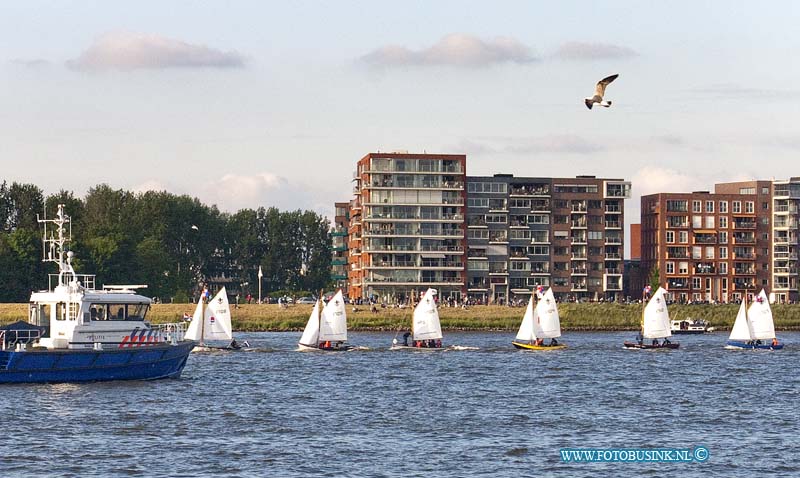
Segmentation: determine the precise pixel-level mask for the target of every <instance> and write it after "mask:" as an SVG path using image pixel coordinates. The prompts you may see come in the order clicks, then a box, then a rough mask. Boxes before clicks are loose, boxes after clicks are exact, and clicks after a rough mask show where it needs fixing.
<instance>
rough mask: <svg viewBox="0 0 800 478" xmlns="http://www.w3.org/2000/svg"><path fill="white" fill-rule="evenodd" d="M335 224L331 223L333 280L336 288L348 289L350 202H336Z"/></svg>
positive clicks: (345, 290)
mask: <svg viewBox="0 0 800 478" xmlns="http://www.w3.org/2000/svg"><path fill="white" fill-rule="evenodd" d="M333 206H334V216H333V224H332V225H331V232H330V234H331V250H332V253H331V254H332V257H331V280H332V281H333V284H334V288H336V289H342V291H344V292H347V291H348V284H347V272H348V269H349V265H348V262H349V260H348V259H349V256H350V254H349V252H348V250H349V243H348V230H349V228H350V203H349V202H337V203H334V205H333Z"/></svg>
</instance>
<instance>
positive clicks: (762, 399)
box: [0, 332, 800, 478]
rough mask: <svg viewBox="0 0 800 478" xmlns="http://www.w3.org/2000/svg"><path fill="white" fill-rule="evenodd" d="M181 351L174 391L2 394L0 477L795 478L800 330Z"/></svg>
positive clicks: (455, 338) (291, 339)
mask: <svg viewBox="0 0 800 478" xmlns="http://www.w3.org/2000/svg"><path fill="white" fill-rule="evenodd" d="M392 335H393V334H392V333H391V332H387V333H366V332H365V333H357V332H356V333H352V332H351V334H350V342H351V343H353V344H355V345H360V346H364V347H368V348H369V349H368V350H358V351H350V352H339V353H318V352H305V353H302V352H296V351H295V350H294V349H295V347H296V341H297V339H298V338H299V333H258V334H238V335H237V337H238V338H239V339H248V340H249V341H250V342H251V344H252V345H254V346H256V347H258V350H257V351H251V352H238V353H224V352H223V353H213V354H192V356H191V357H190V359H189V362H188V364H187V365H186V369H185V370H184V373H183V376H182V378H181V379H179V380H162V381H155V382H113V383H90V384H79V385H75V384H55V385H12V386H2V387H0V413H1V415H0V427H2V432H1V433H2V435H1V436H2V439H0V476H2V477H9V476H73V477H82V478H83V477H91V476H103V477H105V476H180V477H194V476H214V477H221V476H224V477H227V476H248V477H249V476H278V477H283V476H302V477H305V476H314V477H316V476H330V477H359V476H365V477H373V476H375V477H381V476H401V477H411V476H425V477H427V476H453V477H462V476H509V477H520V476H550V475H557V476H570V477H596V476H633V475H639V476H653V477H655V476H658V477H661V476H680V477H682V478H688V477H709V476H764V475H765V474H768V473H769V472H771V473H772V474H774V475H775V476H798V475H800V463H798V460H800V419H798V418H799V417H798V415H799V414H798V407H799V406H800V392H799V390H800V379H798V364H800V333H788V332H785V333H780V334H779V335H780V337H781V338H782V339H783V341H784V342H785V343H787V344H788V345H787V347H786V349H784V350H783V351H780V352H769V351H766V352H753V351H730V350H725V349H723V344H724V342H725V339H726V338H727V334H724V333H716V334H708V335H704V336H682V337H676V340H677V341H679V342H681V347H680V349H679V350H674V351H629V350H623V349H622V347H621V344H622V341H623V340H625V339H629V338H632V337H633V334H632V333H624V332H620V333H566V334H565V335H564V337H563V341H564V342H565V343H568V344H569V348H567V349H565V350H560V351H549V352H521V351H517V350H515V349H513V348H512V347H511V345H510V340H511V338H512V337H513V335H514V334H513V333H453V332H450V333H448V332H446V333H445V345H450V346H453V345H458V346H459V347H457V348H458V349H459V350H452V349H448V350H445V351H436V352H430V351H428V352H425V351H389V350H388V345H389V343H390V342H391V339H392ZM696 445H702V446H705V447H706V448H708V450H709V451H710V458H709V459H708V461H706V462H705V463H655V464H654V463H649V464H646V463H614V464H607V463H606V464H601V463H564V462H562V461H561V456H560V454H559V449H561V448H585V447H600V448H613V447H622V448H631V447H646V448H662V447H670V448H672V447H675V448H692V447H694V446H696Z"/></svg>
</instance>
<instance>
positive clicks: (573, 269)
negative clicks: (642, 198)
mask: <svg viewBox="0 0 800 478" xmlns="http://www.w3.org/2000/svg"><path fill="white" fill-rule="evenodd" d="M628 197H630V182H627V181H623V180H620V179H598V178H595V177H594V176H578V177H575V178H568V179H554V178H533V177H514V176H513V175H510V174H496V175H494V176H475V177H472V176H470V177H467V220H466V224H467V294H468V295H469V297H470V298H473V299H476V300H479V301H482V302H488V303H506V302H507V301H509V300H527V298H528V297H530V293H531V290H532V289H533V288H535V287H536V286H537V285H541V286H543V287H547V286H551V287H552V288H553V291H554V293H555V294H556V296H557V297H559V298H560V299H562V300H598V299H603V300H617V299H619V298H620V295H621V292H622V276H623V270H622V257H623V247H624V234H623V225H624V200H625V199H626V198H628Z"/></svg>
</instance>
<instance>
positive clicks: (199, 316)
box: [183, 296, 203, 341]
mask: <svg viewBox="0 0 800 478" xmlns="http://www.w3.org/2000/svg"><path fill="white" fill-rule="evenodd" d="M202 322H203V297H202V296H201V297H200V300H199V301H197V307H195V309H194V315H192V322H191V323H190V324H189V327H187V328H186V333H185V334H184V335H183V336H184V337H185V338H186V340H195V341H200V338H201V336H200V334H201V332H200V324H201V323H202Z"/></svg>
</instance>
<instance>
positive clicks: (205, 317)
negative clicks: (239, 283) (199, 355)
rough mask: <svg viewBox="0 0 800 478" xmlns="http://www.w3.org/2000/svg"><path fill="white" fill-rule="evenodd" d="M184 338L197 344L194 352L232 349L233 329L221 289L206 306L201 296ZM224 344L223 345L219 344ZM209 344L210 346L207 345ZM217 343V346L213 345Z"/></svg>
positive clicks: (223, 290)
mask: <svg viewBox="0 0 800 478" xmlns="http://www.w3.org/2000/svg"><path fill="white" fill-rule="evenodd" d="M186 337H187V338H189V339H190V340H196V341H197V342H198V344H197V346H196V347H195V350H210V349H232V348H236V347H233V346H232V345H233V344H234V342H232V340H233V327H232V326H231V308H230V304H229V303H228V294H227V292H226V291H225V288H224V287H223V288H222V289H220V291H219V292H217V295H215V296H214V298H213V299H211V300H210V301H209V302H208V304H207V305H206V304H205V303H204V302H203V297H202V295H201V297H200V300H199V301H198V302H197V307H196V308H195V310H194V314H193V315H192V322H191V323H190V324H189V327H188V329H187V330H186ZM222 341H224V342H225V345H221V344H219V342H222ZM209 342H211V344H209ZM214 342H217V344H214Z"/></svg>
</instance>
